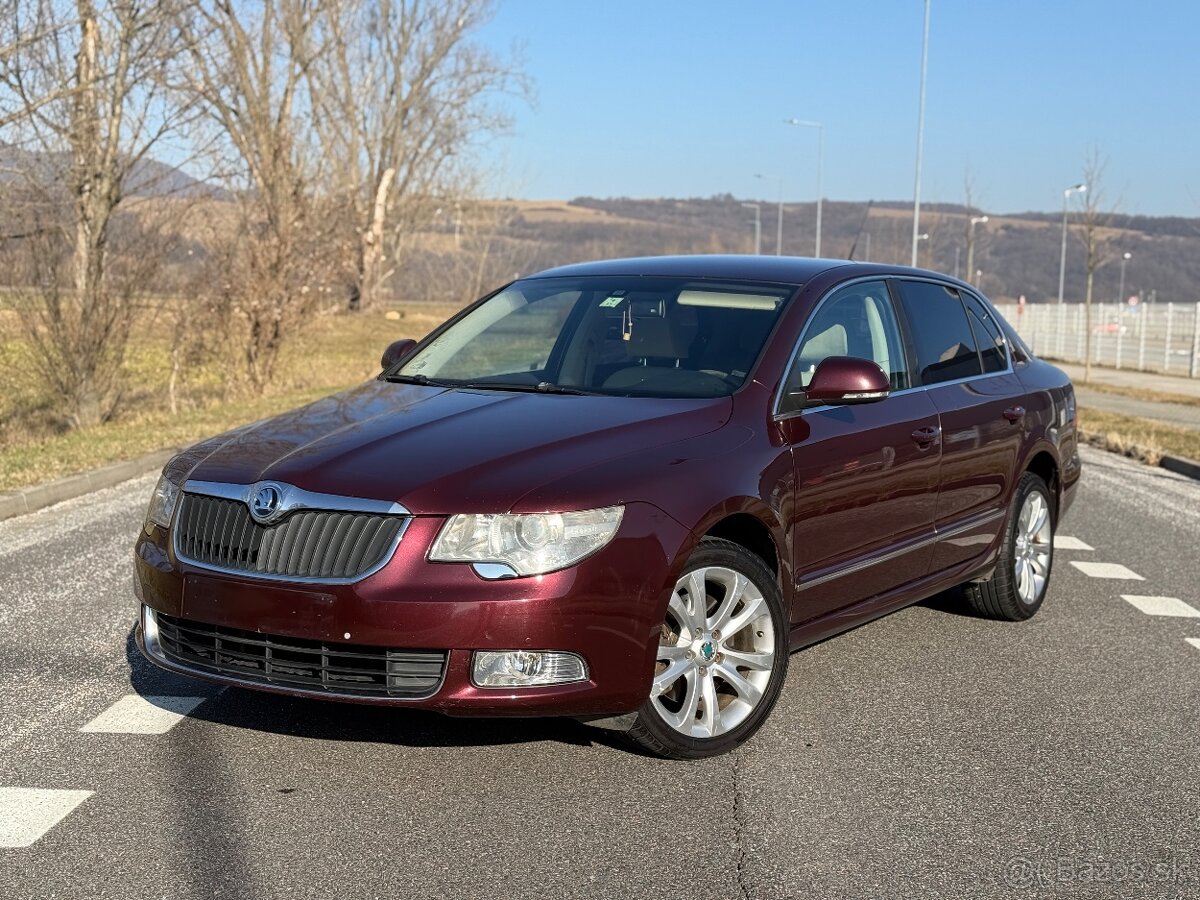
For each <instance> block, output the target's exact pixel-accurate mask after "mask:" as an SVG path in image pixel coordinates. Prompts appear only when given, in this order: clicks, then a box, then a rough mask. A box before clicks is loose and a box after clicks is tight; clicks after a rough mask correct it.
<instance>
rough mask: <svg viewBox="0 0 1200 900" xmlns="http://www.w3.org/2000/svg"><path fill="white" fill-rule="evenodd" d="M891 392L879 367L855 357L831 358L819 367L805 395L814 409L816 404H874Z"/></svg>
mask: <svg viewBox="0 0 1200 900" xmlns="http://www.w3.org/2000/svg"><path fill="white" fill-rule="evenodd" d="M890 390H891V384H890V382H889V381H888V376H887V373H886V372H884V371H883V369H882V368H880V366H879V363H877V362H874V361H873V360H869V359H859V358H858V357H855V356H828V357H826V358H825V359H823V360H821V362H819V363H818V364H817V368H816V371H814V372H813V376H812V380H811V381H810V382H809V383H808V388H807V390H805V391H804V399H805V400H806V401H807V402H808V404H809V405H811V406H816V405H817V404H825V403H828V404H843V403H874V402H876V401H878V400H883V399H884V398H886V397H887V395H888V393H889V392H890Z"/></svg>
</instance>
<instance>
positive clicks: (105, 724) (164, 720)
mask: <svg viewBox="0 0 1200 900" xmlns="http://www.w3.org/2000/svg"><path fill="white" fill-rule="evenodd" d="M207 699H208V698H207V697H166V696H149V697H143V696H141V695H139V694H126V695H125V696H124V697H122V698H121V699H120V700H118V701H117V702H116V703H114V704H113V705H112V706H110V707H109V708H108V709H106V710H105V711H104V712H102V713H100V715H98V716H96V718H94V719H92V721H90V722H88V723H87V724H86V725H84V726H83V727H82V728H80V729H79V730H80V731H84V732H89V733H93V734H166V733H167V732H168V731H170V730H171V729H172V728H174V727H175V726H176V724H178V723H179V721H180V720H181V719H183V718H185V717H186V716H187V715H188V714H189V713H190V712H191V711H192V710H194V709H195V708H196V707H197V706H199V705H200V704H201V703H203V702H204V701H205V700H207Z"/></svg>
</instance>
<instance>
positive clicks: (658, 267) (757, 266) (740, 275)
mask: <svg viewBox="0 0 1200 900" xmlns="http://www.w3.org/2000/svg"><path fill="white" fill-rule="evenodd" d="M846 266H862V267H863V268H864V269H868V268H874V267H871V266H870V265H869V264H864V263H858V262H851V261H849V260H845V259H810V258H808V257H803V256H717V255H697V256H638V257H632V258H630V259H604V260H597V261H595V262H585V263H575V264H573V265H569V266H558V267H557V268H554V269H546V270H544V271H542V272H538V273H537V274H535V275H531V276H529V277H531V278H558V277H563V276H570V277H575V276H582V275H667V276H674V277H681V278H721V279H725V278H728V279H731V280H747V281H772V282H778V283H781V284H803V283H804V282H806V281H809V280H811V279H812V278H814V277H815V276H817V275H820V274H821V273H822V272H826V271H828V270H830V269H835V268H841V267H846Z"/></svg>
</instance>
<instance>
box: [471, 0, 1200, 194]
mask: <svg viewBox="0 0 1200 900" xmlns="http://www.w3.org/2000/svg"><path fill="white" fill-rule="evenodd" d="M922 10H923V4H922V2H921V0H877V2H865V0H834V2H824V3H816V2H808V0H793V2H779V0H770V2H742V3H731V2H709V0H692V2H682V0H641V2H632V0H593V2H579V0H556V2H552V0H497V14H496V16H495V18H494V19H493V21H492V22H490V23H489V24H488V25H487V26H486V27H485V29H484V30H483V31H482V32H481V33H480V35H479V38H480V40H481V41H482V42H483V43H485V44H487V45H489V46H491V47H494V48H498V49H503V48H507V47H509V46H511V45H514V44H518V45H521V46H522V47H523V56H524V60H525V69H526V72H527V73H528V75H529V76H530V77H531V78H532V80H533V83H534V85H535V89H536V101H535V103H534V105H533V106H532V107H530V106H528V105H523V104H519V103H518V104H511V105H510V112H511V114H512V115H513V116H514V118H515V127H514V130H513V133H512V134H511V135H510V136H509V137H507V138H505V139H503V140H501V141H499V142H497V143H496V144H495V145H494V148H493V149H492V150H489V152H488V157H489V159H490V160H491V161H493V162H495V163H496V164H497V166H498V168H499V169H500V170H501V171H502V172H503V173H504V174H503V175H501V176H499V177H498V179H497V181H496V183H495V188H494V190H495V192H496V193H499V194H505V195H512V196H521V197H529V198H562V199H568V198H571V197H575V196H580V195H592V196H631V197H658V196H674V197H707V196H710V195H712V194H717V193H725V192H729V193H732V194H735V195H737V196H740V197H763V198H765V199H768V200H770V199H774V197H775V196H776V191H777V186H776V185H775V183H774V182H772V183H770V184H768V183H765V182H763V181H761V180H756V179H755V178H754V175H755V173H763V174H766V175H781V176H783V177H784V178H785V184H784V191H785V196H786V198H787V199H788V200H789V201H803V200H810V199H813V198H814V197H815V195H816V156H817V134H816V131H815V130H811V129H804V128H795V127H788V126H785V125H784V124H783V119H784V118H788V117H796V118H801V119H813V120H818V121H821V122H823V123H824V124H825V171H824V195H825V196H826V197H827V198H831V199H834V200H865V199H869V198H874V199H878V200H905V199H911V198H912V192H913V169H914V162H915V155H916V132H917V98H918V92H919V83H920V54H921V28H922ZM1198 36H1200V5H1197V4H1192V3H1185V2H1154V0H1147V2H1143V3H1140V4H1135V3H1129V2H1126V3H1115V2H1108V0H1090V2H1088V3H1086V4H1084V3H1063V2H1054V0H1043V2H1025V0H1016V2H1014V0H1007V2H991V3H988V2H982V0H976V2H969V0H932V17H931V26H930V46H929V76H928V77H929V80H928V92H927V106H926V125H925V174H924V177H923V189H922V200H923V201H926V202H935V201H944V202H962V199H963V180H964V175H965V173H966V172H967V171H969V172H970V174H971V179H972V181H973V184H974V192H975V196H976V204H977V205H979V206H981V207H983V208H984V209H987V210H992V211H996V212H1017V211H1023V210H1056V209H1059V208H1061V203H1062V189H1063V188H1064V187H1066V186H1067V185H1069V184H1073V183H1075V182H1078V181H1079V180H1080V179H1081V175H1082V168H1083V164H1084V161H1085V159H1086V158H1087V156H1088V153H1089V151H1091V150H1092V149H1093V148H1096V149H1098V150H1099V151H1100V153H1101V154H1102V155H1103V156H1104V157H1105V159H1106V161H1107V165H1106V170H1105V174H1104V179H1103V187H1104V196H1105V201H1106V206H1109V207H1115V208H1117V209H1118V210H1119V211H1121V212H1125V213H1135V214H1148V215H1185V216H1200V50H1198V49H1197V45H1196V41H1197V37H1198Z"/></svg>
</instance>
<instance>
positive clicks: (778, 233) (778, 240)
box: [754, 175, 783, 256]
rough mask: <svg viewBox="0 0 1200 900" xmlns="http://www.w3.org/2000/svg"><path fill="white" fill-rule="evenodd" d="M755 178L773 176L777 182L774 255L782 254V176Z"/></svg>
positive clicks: (763, 176) (765, 176) (764, 176)
mask: <svg viewBox="0 0 1200 900" xmlns="http://www.w3.org/2000/svg"><path fill="white" fill-rule="evenodd" d="M754 177H755V178H764V179H770V178H774V179H775V180H776V181H778V182H779V210H778V214H777V215H776V217H775V255H776V256H782V255H783V176H782V175H755V176H754Z"/></svg>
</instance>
